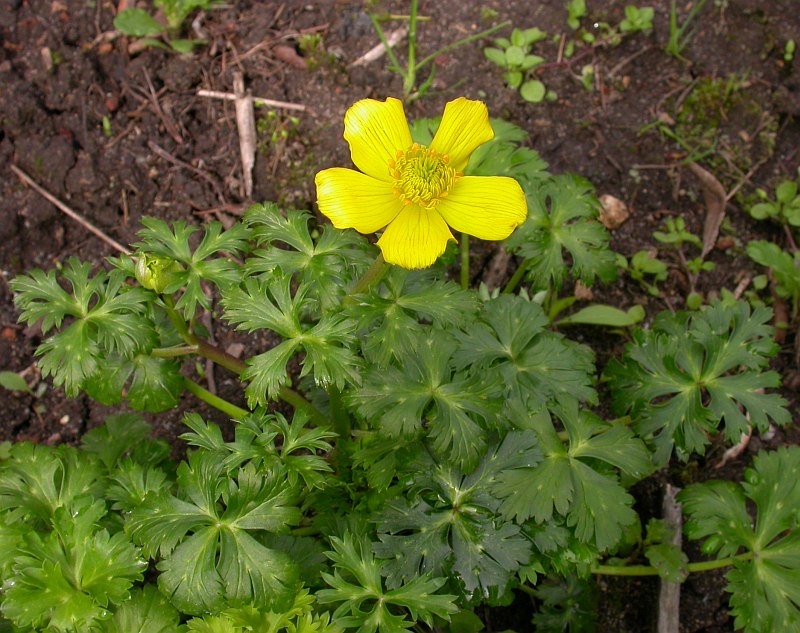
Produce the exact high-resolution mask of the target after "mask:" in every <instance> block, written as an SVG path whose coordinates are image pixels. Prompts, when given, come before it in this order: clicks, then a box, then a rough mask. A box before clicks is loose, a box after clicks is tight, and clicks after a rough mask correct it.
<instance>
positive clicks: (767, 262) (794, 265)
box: [747, 240, 800, 321]
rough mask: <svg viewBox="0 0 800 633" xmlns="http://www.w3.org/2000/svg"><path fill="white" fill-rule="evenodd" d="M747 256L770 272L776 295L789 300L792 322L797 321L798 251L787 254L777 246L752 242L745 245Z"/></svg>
mask: <svg viewBox="0 0 800 633" xmlns="http://www.w3.org/2000/svg"><path fill="white" fill-rule="evenodd" d="M747 254H748V255H749V256H750V259H752V260H753V261H754V262H756V263H757V264H761V265H762V266H766V267H767V268H769V269H770V271H772V277H773V279H774V282H775V292H776V294H777V295H778V296H779V297H783V298H785V299H788V300H789V302H790V303H791V310H792V316H791V318H792V321H794V320H795V319H797V317H798V315H800V251H797V250H795V251H794V253H788V252H786V251H785V250H783V249H782V248H781V247H780V246H778V245H777V244H773V243H771V242H766V241H764V240H754V241H752V242H750V243H749V244H748V245H747Z"/></svg>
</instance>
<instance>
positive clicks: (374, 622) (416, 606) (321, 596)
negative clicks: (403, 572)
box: [316, 533, 458, 633]
mask: <svg viewBox="0 0 800 633" xmlns="http://www.w3.org/2000/svg"><path fill="white" fill-rule="evenodd" d="M331 544H332V545H333V551H331V552H327V553H326V555H327V556H328V558H330V559H331V560H332V561H333V563H334V566H335V571H334V573H333V575H331V574H325V573H323V574H322V578H323V579H324V580H325V582H326V583H327V584H328V585H329V586H330V587H332V588H331V589H322V590H321V591H318V592H317V594H316V595H317V600H318V601H319V602H320V604H332V603H337V602H340V603H341V604H340V605H339V606H338V607H337V608H336V610H335V611H334V613H333V619H334V620H335V621H337V622H338V623H339V624H341V625H342V626H344V627H347V628H355V627H359V629H358V630H359V631H360V632H361V633H374V632H375V631H381V633H400V632H402V631H406V630H408V629H410V628H412V627H413V626H414V625H415V623H416V622H417V621H419V620H421V621H422V622H424V623H425V624H427V625H428V626H429V627H430V626H433V621H434V620H433V618H434V616H436V617H439V618H443V619H445V620H448V619H449V617H450V614H451V613H455V612H456V611H458V607H457V606H456V605H455V599H456V596H453V595H449V594H439V593H437V591H438V590H439V588H440V587H441V586H442V585H443V584H444V579H443V578H431V577H430V576H427V575H425V576H418V577H416V578H414V579H413V580H411V581H409V582H407V583H404V584H401V585H399V586H397V587H395V588H394V589H391V590H388V591H386V590H384V588H383V584H382V582H381V576H382V566H383V564H382V563H381V562H378V561H376V560H375V558H374V557H373V555H372V553H371V552H370V547H369V541H367V540H366V539H364V538H357V537H354V536H352V535H351V534H349V533H346V534H345V535H344V538H342V539H339V538H337V537H335V536H333V537H331ZM390 606H392V607H395V608H401V609H403V610H404V612H405V613H407V614H408V615H410V616H411V619H410V620H408V619H406V617H405V615H395V614H394V613H393V612H392V611H390V609H389V607H390Z"/></svg>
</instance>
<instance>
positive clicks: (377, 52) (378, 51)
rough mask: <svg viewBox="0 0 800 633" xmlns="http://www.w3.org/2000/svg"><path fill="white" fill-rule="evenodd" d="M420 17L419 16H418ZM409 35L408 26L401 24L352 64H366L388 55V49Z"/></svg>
mask: <svg viewBox="0 0 800 633" xmlns="http://www.w3.org/2000/svg"><path fill="white" fill-rule="evenodd" d="M417 19H419V17H417ZM406 35H408V27H407V26H401V27H400V28H399V29H396V30H394V31H391V32H390V33H389V34H388V35H386V41H385V42H381V43H380V44H377V45H376V46H373V47H372V48H371V49H369V50H368V51H367V52H366V53H364V54H363V55H362V56H361V57H359V58H358V59H357V60H356V61H354V62H353V63H352V64H350V65H351V66H366V65H367V64H369V63H370V62H374V61H375V60H377V59H380V58H381V57H383V56H384V55H386V53H387V51H389V50H391V49H392V47H393V46H397V45H398V44H399V43H400V42H402V41H403V38H404V37H405V36H406Z"/></svg>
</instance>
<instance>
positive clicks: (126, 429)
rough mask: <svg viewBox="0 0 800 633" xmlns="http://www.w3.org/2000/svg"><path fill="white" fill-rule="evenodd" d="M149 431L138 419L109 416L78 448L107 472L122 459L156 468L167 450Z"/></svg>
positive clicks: (125, 415) (135, 417)
mask: <svg viewBox="0 0 800 633" xmlns="http://www.w3.org/2000/svg"><path fill="white" fill-rule="evenodd" d="M150 430H151V428H150V425H149V424H148V423H147V422H145V421H144V420H143V419H142V418H141V416H139V415H136V414H133V413H118V414H114V415H110V416H108V417H107V418H106V421H105V424H104V425H103V426H100V427H97V428H95V429H92V430H90V431H88V432H87V433H85V434H84V436H83V437H82V438H81V448H82V449H83V450H84V451H85V452H87V453H91V454H94V455H97V457H99V458H100V461H101V462H102V463H103V465H104V466H105V467H106V468H107V469H108V470H110V471H113V470H114V469H115V468H116V466H117V465H118V463H119V461H120V460H121V459H122V457H123V456H124V455H127V456H129V457H131V458H132V459H133V460H134V461H136V462H138V463H141V464H157V463H159V462H162V461H163V460H164V459H166V458H167V457H168V455H169V451H170V448H169V445H168V444H167V443H166V442H165V441H164V440H157V441H155V440H151V439H150Z"/></svg>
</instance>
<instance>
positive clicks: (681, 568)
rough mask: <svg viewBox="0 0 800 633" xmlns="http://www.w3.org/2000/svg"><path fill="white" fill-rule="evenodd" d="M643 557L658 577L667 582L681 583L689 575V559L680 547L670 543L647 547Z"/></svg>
mask: <svg viewBox="0 0 800 633" xmlns="http://www.w3.org/2000/svg"><path fill="white" fill-rule="evenodd" d="M644 555H645V556H646V557H647V560H648V561H649V562H650V564H651V565H652V566H653V567H655V568H656V569H657V570H658V575H659V576H660V577H661V578H663V579H664V580H666V581H668V582H679V583H680V582H683V581H684V580H686V577H687V576H688V575H689V570H688V569H687V565H688V563H689V559H688V558H687V556H686V554H684V553H683V552H682V551H681V549H680V547H678V546H677V545H672V544H671V543H656V544H655V545H651V546H649V547H648V548H647V549H646V550H645V552H644Z"/></svg>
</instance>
